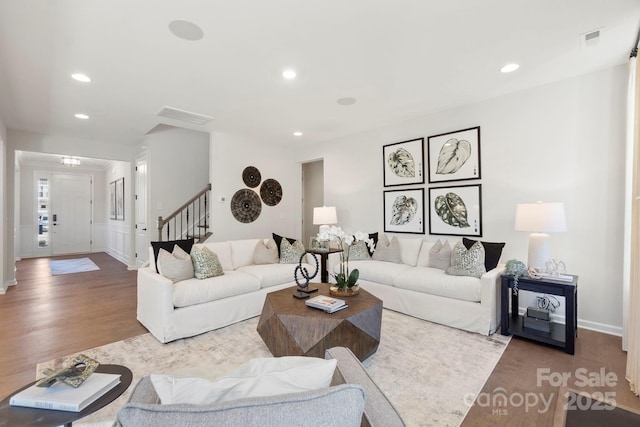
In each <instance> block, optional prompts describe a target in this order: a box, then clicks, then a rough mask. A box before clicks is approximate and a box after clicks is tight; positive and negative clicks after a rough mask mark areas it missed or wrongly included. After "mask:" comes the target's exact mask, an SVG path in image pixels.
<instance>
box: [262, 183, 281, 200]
mask: <svg viewBox="0 0 640 427" xmlns="http://www.w3.org/2000/svg"><path fill="white" fill-rule="evenodd" d="M260 197H262V201H263V202H264V204H265V205H268V206H275V205H277V204H278V203H280V200H282V186H281V185H280V183H279V182H278V181H276V180H275V179H271V178H269V179H266V180H265V181H264V182H263V183H262V186H260Z"/></svg>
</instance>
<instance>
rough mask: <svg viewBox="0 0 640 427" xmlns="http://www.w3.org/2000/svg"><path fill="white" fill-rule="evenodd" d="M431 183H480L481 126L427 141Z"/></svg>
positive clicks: (440, 135)
mask: <svg viewBox="0 0 640 427" xmlns="http://www.w3.org/2000/svg"><path fill="white" fill-rule="evenodd" d="M427 157H428V160H427V163H428V165H429V183H437V182H451V181H463V180H470V179H480V177H481V168H480V160H481V159H480V126H476V127H472V128H469V129H462V130H457V131H455V132H447V133H441V134H439V135H433V136H430V137H428V138H427Z"/></svg>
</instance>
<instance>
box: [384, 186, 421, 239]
mask: <svg viewBox="0 0 640 427" xmlns="http://www.w3.org/2000/svg"><path fill="white" fill-rule="evenodd" d="M384 231H385V232H390V233H413V234H424V188H417V189H411V190H388V191H385V192H384Z"/></svg>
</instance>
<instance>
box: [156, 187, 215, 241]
mask: <svg viewBox="0 0 640 427" xmlns="http://www.w3.org/2000/svg"><path fill="white" fill-rule="evenodd" d="M210 197H211V184H208V185H207V186H206V187H205V188H203V189H202V190H200V191H199V192H198V194H196V195H195V196H193V197H192V198H191V199H189V201H187V202H186V203H185V204H183V205H182V206H180V207H179V208H178V209H176V211H175V212H174V213H172V214H171V215H169V216H168V217H166V218H163V217H161V216H159V217H158V240H159V241H162V240H180V239H190V238H192V237H193V238H194V239H195V241H196V242H203V241H205V240H207V239H208V238H209V236H211V235H212V234H213V233H211V232H210V231H209V228H210V226H209V224H210V219H209V200H210Z"/></svg>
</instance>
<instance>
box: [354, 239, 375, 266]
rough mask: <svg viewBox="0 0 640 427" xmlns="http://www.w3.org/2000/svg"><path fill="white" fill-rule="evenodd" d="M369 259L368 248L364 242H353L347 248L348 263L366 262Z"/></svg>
mask: <svg viewBox="0 0 640 427" xmlns="http://www.w3.org/2000/svg"><path fill="white" fill-rule="evenodd" d="M370 259H371V255H370V254H369V248H368V247H367V244H366V243H365V242H364V241H362V240H360V241H358V242H354V243H353V245H351V246H350V247H349V261H359V260H360V261H362V260H366V261H368V260H370Z"/></svg>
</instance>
